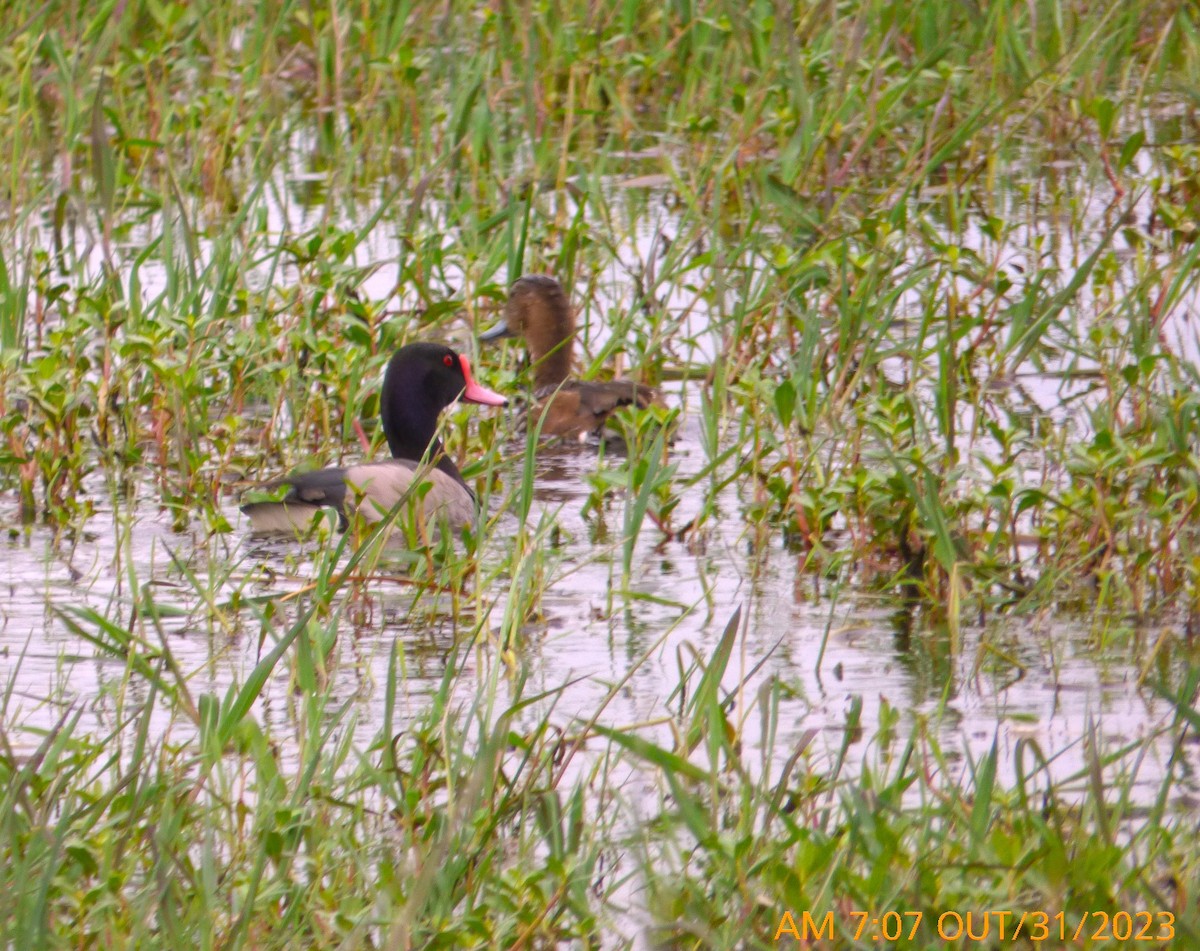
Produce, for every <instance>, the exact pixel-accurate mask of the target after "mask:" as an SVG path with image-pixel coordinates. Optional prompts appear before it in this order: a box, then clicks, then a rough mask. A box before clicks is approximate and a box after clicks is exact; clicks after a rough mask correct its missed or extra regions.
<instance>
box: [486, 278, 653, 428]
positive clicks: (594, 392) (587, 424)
mask: <svg viewBox="0 0 1200 951" xmlns="http://www.w3.org/2000/svg"><path fill="white" fill-rule="evenodd" d="M506 337H523V338H524V339H525V347H526V349H527V350H528V352H529V364H530V366H531V367H532V368H533V398H534V400H535V403H534V405H533V406H532V407H531V408H530V410H529V411H528V413H527V425H532V424H534V423H533V421H535V420H536V421H538V422H539V423H540V426H541V435H542V436H543V437H562V438H564V439H577V440H580V441H586V440H588V439H589V438H590V437H593V436H594V437H601V436H602V434H603V430H604V424H605V423H606V422H607V421H608V418H609V417H610V416H611V415H612V414H613V413H614V412H615V411H616V410H617V409H618V408H619V407H621V406H636V407H637V408H639V409H646V408H647V407H649V406H651V405H659V406H661V405H662V400H661V398H660V397H659V395H658V393H657V391H656V390H655V389H654V388H653V387H650V386H646V385H645V384H644V383H637V382H635V381H634V380H607V381H594V380H577V379H572V378H571V369H572V363H573V362H574V350H575V315H574V313H573V312H572V310H571V302H570V301H569V300H568V299H567V294H566V291H564V290H563V287H562V285H561V284H560V283H559V282H558V281H557V280H555V279H554V278H553V277H550V276H549V275H546V274H526V275H525V276H524V277H520V278H518V279H517V280H516V281H514V282H513V284H512V286H511V287H510V288H509V291H508V300H507V301H506V302H505V304H504V313H503V316H502V318H501V320H500V322H499V323H498V324H496V326H494V327H492V328H491V329H490V330H487V331H485V332H484V333H482V334H480V335H479V340H480V341H481V342H483V343H489V342H492V341H495V340H502V339H504V338H506Z"/></svg>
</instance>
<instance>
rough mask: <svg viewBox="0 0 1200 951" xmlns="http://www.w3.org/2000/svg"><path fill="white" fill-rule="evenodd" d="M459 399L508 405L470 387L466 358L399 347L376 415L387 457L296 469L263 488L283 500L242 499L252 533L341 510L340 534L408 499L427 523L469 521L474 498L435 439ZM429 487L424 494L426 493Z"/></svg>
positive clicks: (438, 349)
mask: <svg viewBox="0 0 1200 951" xmlns="http://www.w3.org/2000/svg"><path fill="white" fill-rule="evenodd" d="M457 399H461V400H463V401H464V402H468V403H479V404H483V405H487V406H503V405H504V404H505V403H506V400H505V399H504V397H503V396H501V395H500V394H498V393H494V392H492V391H491V390H489V389H486V388H485V387H483V386H480V385H479V384H478V383H476V382H475V380H474V378H473V377H472V376H471V368H470V364H469V363H468V361H467V359H466V357H463V356H460V355H459V354H457V353H455V352H454V351H453V350H451V349H449V348H448V347H444V346H441V345H439V344H431V343H416V344H409V345H408V346H406V347H402V348H401V349H400V350H397V351H396V353H395V355H394V356H393V357H392V359H391V361H390V362H389V363H388V368H387V372H386V374H385V375H384V380H383V391H382V395H381V398H380V410H381V416H382V419H383V431H384V434H385V435H386V437H387V441H388V447H389V449H390V450H391V453H392V457H393V458H391V459H388V460H385V461H381V462H368V463H360V464H358V465H353V466H344V467H331V468H326V469H316V470H313V471H311V472H301V473H297V474H294V475H290V476H287V477H286V478H283V479H278V480H275V481H274V482H271V483H268V484H267V485H266V486H264V488H267V489H280V488H282V487H284V486H286V487H287V489H288V491H287V493H286V494H285V495H284V496H283V498H280V499H272V500H267V501H255V502H247V503H245V504H243V505H242V507H241V509H242V512H244V513H245V514H246V515H247V516H249V518H250V529H251V531H253V532H260V533H279V532H286V533H289V534H290V533H295V532H297V531H299V530H302V529H304V528H306V527H307V526H308V525H309V524H310V523H311V521H312V518H313V516H314V515H316V514H317V513H318V512H319V511H320V509H321V508H332V509H334V510H335V511H337V513H338V524H339V528H340V529H342V530H344V529H345V528H346V527H347V525H348V523H349V519H350V517H351V516H353V515H354V514H355V513H357V514H358V515H359V516H360V517H361V518H362V519H363V520H364V521H366V522H368V523H371V522H377V521H379V520H380V519H382V518H383V517H384V516H385V515H387V513H388V512H390V511H391V510H392V508H394V507H395V506H396V504H397V503H399V502H400V500H401V499H403V498H404V497H405V496H406V495H411V496H412V497H413V499H414V504H415V505H417V506H419V510H420V515H421V517H422V518H423V519H425V520H426V521H431V520H440V519H444V520H445V521H446V522H448V523H449V524H450V526H451V527H453V528H460V527H461V526H463V525H465V524H467V523H468V522H470V521H471V519H472V518H473V517H474V514H475V495H474V493H473V492H472V491H471V490H470V488H468V486H467V484H466V482H465V481H463V477H462V475H461V474H460V473H459V471H458V468H457V467H456V466H455V465H454V463H453V461H451V459H450V458H449V457H448V456H447V455H446V454H445V451H444V450H443V448H442V443H441V440H439V439H438V438H437V421H438V416H439V415H440V414H441V411H442V410H443V409H445V408H446V407H447V406H449V405H450V404H451V403H453V402H454V401H455V400H457ZM424 483H428V486H429V487H428V489H425V488H424V485H423V484H424Z"/></svg>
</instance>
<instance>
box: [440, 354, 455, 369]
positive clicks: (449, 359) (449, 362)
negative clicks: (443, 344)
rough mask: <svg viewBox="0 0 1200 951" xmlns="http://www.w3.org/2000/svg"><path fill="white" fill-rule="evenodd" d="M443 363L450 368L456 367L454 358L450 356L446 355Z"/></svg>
mask: <svg viewBox="0 0 1200 951" xmlns="http://www.w3.org/2000/svg"><path fill="white" fill-rule="evenodd" d="M442 363H444V364H446V366H448V367H452V366H454V357H452V356H450V354H446V355H445V356H444V357H442Z"/></svg>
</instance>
